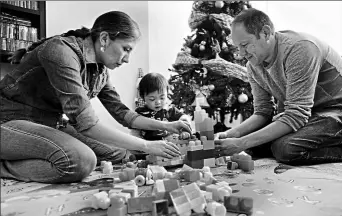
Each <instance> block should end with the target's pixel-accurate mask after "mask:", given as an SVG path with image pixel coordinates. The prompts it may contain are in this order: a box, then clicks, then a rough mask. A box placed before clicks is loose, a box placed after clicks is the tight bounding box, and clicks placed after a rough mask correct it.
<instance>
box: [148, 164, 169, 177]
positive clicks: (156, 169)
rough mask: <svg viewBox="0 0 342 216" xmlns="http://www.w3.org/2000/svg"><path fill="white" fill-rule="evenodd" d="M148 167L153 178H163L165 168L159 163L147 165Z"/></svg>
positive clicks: (165, 171)
mask: <svg viewBox="0 0 342 216" xmlns="http://www.w3.org/2000/svg"><path fill="white" fill-rule="evenodd" d="M147 168H148V169H150V170H151V172H152V176H153V179H154V180H157V179H163V178H164V176H165V173H167V170H166V169H165V168H164V167H162V166H159V165H148V167H147Z"/></svg>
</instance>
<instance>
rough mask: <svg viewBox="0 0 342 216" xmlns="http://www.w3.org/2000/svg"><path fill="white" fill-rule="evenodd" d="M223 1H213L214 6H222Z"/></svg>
mask: <svg viewBox="0 0 342 216" xmlns="http://www.w3.org/2000/svg"><path fill="white" fill-rule="evenodd" d="M223 6H224V2H223V1H216V2H215V7H216V8H223Z"/></svg>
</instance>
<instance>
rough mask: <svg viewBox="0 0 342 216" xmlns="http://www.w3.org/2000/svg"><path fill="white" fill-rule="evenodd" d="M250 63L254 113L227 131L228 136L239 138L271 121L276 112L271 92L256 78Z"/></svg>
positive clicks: (248, 65) (248, 71)
mask: <svg viewBox="0 0 342 216" xmlns="http://www.w3.org/2000/svg"><path fill="white" fill-rule="evenodd" d="M256 70H257V69H256V68H253V67H252V66H251V65H250V64H247V76H248V81H249V83H250V85H251V88H252V94H253V98H254V101H253V106H254V114H253V115H252V116H251V117H249V118H248V119H247V120H245V121H244V122H242V123H241V124H240V125H238V126H237V127H235V128H233V129H230V130H228V131H226V137H231V138H239V137H243V136H245V135H247V134H250V133H252V132H254V131H256V130H258V129H260V128H262V127H264V126H265V125H266V124H268V123H270V122H271V119H272V116H273V112H274V101H273V97H272V95H271V94H270V93H268V92H267V91H266V90H265V89H263V88H262V86H261V85H260V84H259V83H258V82H257V81H256V80H255V79H254V77H253V74H258V73H260V72H258V71H256Z"/></svg>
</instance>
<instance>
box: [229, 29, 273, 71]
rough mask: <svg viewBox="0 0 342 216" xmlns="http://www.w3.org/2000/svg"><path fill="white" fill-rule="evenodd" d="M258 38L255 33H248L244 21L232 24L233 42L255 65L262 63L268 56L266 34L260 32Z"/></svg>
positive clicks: (240, 52)
mask: <svg viewBox="0 0 342 216" xmlns="http://www.w3.org/2000/svg"><path fill="white" fill-rule="evenodd" d="M259 36H260V38H259V39H257V38H256V36H255V35H254V34H249V33H247V31H246V29H245V26H244V25H243V23H236V24H234V25H233V26H232V40H233V44H234V45H235V46H237V47H238V48H239V54H240V55H241V56H242V57H244V58H246V59H247V60H248V61H249V62H250V63H251V64H253V65H260V64H262V63H263V61H265V59H266V58H267V56H268V53H267V46H266V45H267V42H266V38H265V34H261V33H260V34H259Z"/></svg>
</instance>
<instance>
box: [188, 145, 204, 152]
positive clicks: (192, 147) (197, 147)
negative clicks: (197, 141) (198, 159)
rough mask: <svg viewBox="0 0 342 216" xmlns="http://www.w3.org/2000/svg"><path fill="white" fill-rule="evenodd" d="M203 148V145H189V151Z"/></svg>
mask: <svg viewBox="0 0 342 216" xmlns="http://www.w3.org/2000/svg"><path fill="white" fill-rule="evenodd" d="M200 150H203V146H202V145H194V146H188V149H187V151H200Z"/></svg>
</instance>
